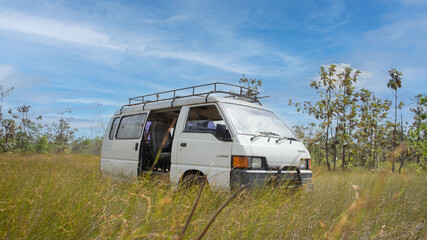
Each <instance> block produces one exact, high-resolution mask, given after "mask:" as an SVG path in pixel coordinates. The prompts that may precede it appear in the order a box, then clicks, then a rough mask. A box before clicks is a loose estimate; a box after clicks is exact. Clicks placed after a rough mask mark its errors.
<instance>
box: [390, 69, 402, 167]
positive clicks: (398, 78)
mask: <svg viewBox="0 0 427 240" xmlns="http://www.w3.org/2000/svg"><path fill="white" fill-rule="evenodd" d="M388 74H389V75H390V80H389V81H388V83H387V87H388V88H391V89H392V91H393V95H394V130H393V144H394V147H396V146H397V142H396V127H397V108H398V105H401V104H397V90H398V89H399V88H401V87H402V72H399V71H398V70H396V69H394V68H392V69H390V70H389V71H388ZM394 164H395V158H393V166H392V172H394Z"/></svg>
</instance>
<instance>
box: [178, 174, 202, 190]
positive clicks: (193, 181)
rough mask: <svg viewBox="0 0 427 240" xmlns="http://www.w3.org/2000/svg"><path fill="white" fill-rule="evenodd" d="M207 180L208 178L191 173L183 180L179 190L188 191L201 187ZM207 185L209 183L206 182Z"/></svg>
mask: <svg viewBox="0 0 427 240" xmlns="http://www.w3.org/2000/svg"><path fill="white" fill-rule="evenodd" d="M205 179H206V177H205V176H204V175H202V174H200V173H189V174H187V175H185V176H184V177H183V178H182V180H181V182H180V184H179V188H180V189H188V188H192V187H194V186H201V185H202V184H203V181H205ZM206 184H208V183H207V182H206Z"/></svg>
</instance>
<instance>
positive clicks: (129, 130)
mask: <svg viewBox="0 0 427 240" xmlns="http://www.w3.org/2000/svg"><path fill="white" fill-rule="evenodd" d="M146 115H147V114H145V113H143V114H137V115H130V116H124V117H122V120H121V121H120V124H119V130H118V132H117V136H116V139H138V138H140V137H141V132H142V127H143V125H144V121H145V118H146Z"/></svg>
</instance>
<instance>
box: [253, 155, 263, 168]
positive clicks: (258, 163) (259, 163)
mask: <svg viewBox="0 0 427 240" xmlns="http://www.w3.org/2000/svg"><path fill="white" fill-rule="evenodd" d="M261 167H262V159H261V158H260V157H252V168H257V169H259V168H261Z"/></svg>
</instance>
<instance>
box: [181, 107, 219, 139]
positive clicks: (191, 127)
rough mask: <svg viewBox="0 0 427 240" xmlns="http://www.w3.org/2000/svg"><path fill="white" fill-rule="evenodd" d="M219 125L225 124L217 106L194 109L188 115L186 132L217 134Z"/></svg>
mask: <svg viewBox="0 0 427 240" xmlns="http://www.w3.org/2000/svg"><path fill="white" fill-rule="evenodd" d="M218 124H225V123H224V120H223V119H222V117H221V115H220V114H219V111H218V109H217V108H216V106H215V105H207V106H199V107H192V108H190V112H189V113H188V119H187V123H186V125H185V131H186V132H198V133H212V134H215V131H216V128H217V125H218Z"/></svg>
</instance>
